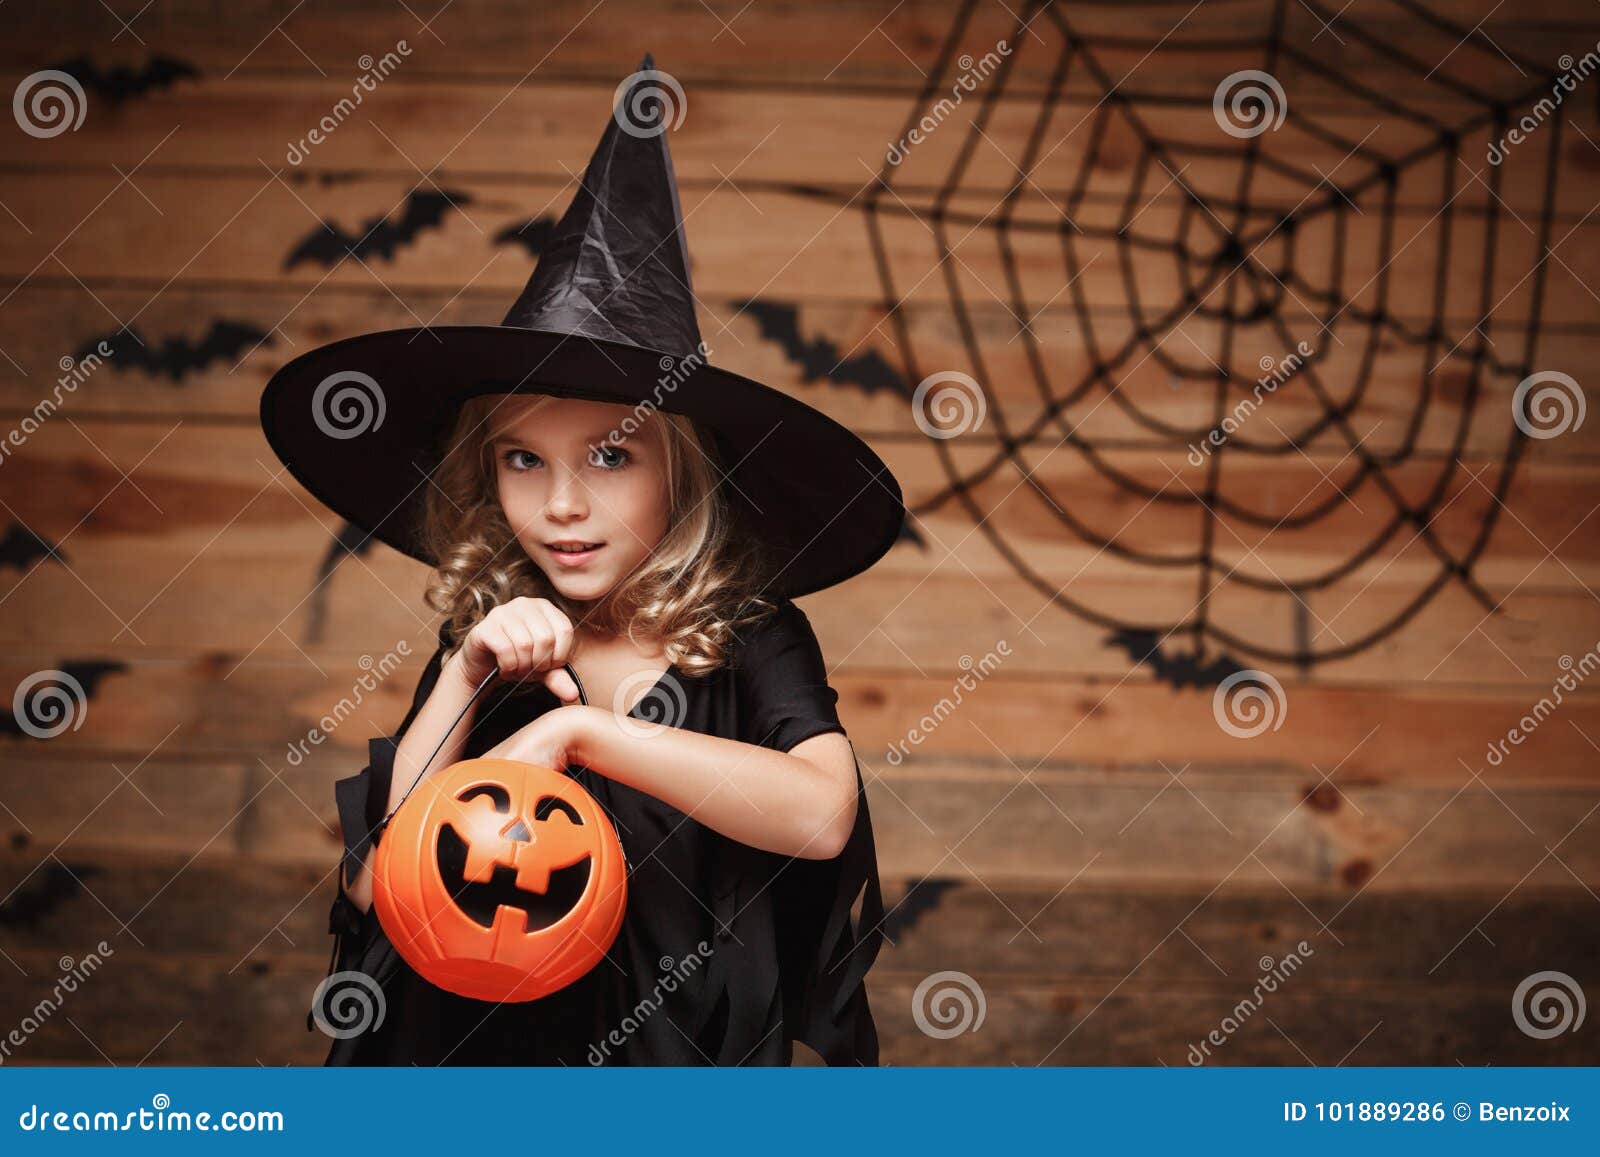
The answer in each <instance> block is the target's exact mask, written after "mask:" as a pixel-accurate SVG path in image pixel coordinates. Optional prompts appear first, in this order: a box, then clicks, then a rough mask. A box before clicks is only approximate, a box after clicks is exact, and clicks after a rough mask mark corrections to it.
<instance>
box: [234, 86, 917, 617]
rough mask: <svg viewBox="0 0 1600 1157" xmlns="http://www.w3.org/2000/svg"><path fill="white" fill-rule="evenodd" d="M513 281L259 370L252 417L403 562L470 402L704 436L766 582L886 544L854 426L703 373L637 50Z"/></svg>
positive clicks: (793, 590)
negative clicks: (472, 300) (487, 294)
mask: <svg viewBox="0 0 1600 1157" xmlns="http://www.w3.org/2000/svg"><path fill="white" fill-rule="evenodd" d="M625 83H626V85H627V91H626V92H625V93H624V95H623V96H622V99H621V100H620V101H619V102H618V103H617V106H616V109H615V111H614V113H613V115H612V117H611V119H610V121H609V122H608V123H607V124H606V128H605V132H604V134H603V135H602V136H601V138H600V144H599V145H598V146H597V147H596V149H595V152H594V156H593V157H592V158H590V161H589V167H588V168H587V169H586V170H585V171H584V175H583V180H582V183H581V184H580V186H579V188H578V191H577V193H576V194H575V195H574V197H573V199H572V204H571V205H569V206H568V208H567V212H566V214H565V215H564V216H563V217H562V218H561V222H560V223H559V224H558V225H557V226H556V227H555V230H554V232H553V233H552V235H551V237H550V239H549V241H548V243H547V245H546V247H545V250H544V253H543V254H542V256H541V257H540V259H539V262H538V265H537V267H536V268H535V269H534V271H533V276H532V277H531V278H530V279H529V281H528V285H527V288H525V289H524V290H523V291H522V295H521V296H520V297H519V298H518V299H517V302H516V304H515V305H513V306H512V307H511V311H510V312H509V313H508V314H506V318H505V321H503V322H502V323H501V324H499V325H497V326H496V325H468V326H426V327H417V328H409V329H396V330H386V331H383V332H381V333H370V334H363V335H361V336H359V337H353V338H347V339H345V340H343V341H337V342H333V343H332V344H329V345H326V346H322V347H320V348H318V349H314V350H311V351H309V352H307V353H305V354H302V355H301V356H299V357H297V358H295V359H294V360H293V361H291V362H289V363H288V364H287V365H285V366H284V367H283V368H282V369H280V370H279V371H278V372H277V373H275V374H274V375H273V376H272V379H271V380H270V381H269V382H268V383H267V385H266V388H265V390H263V392H262V395H261V425H262V429H263V430H264V431H265V432H266V436H267V441H268V443H269V444H270V445H271V447H272V449H273V452H274V453H276V454H277V455H278V457H279V458H280V459H281V460H282V461H283V463H284V465H285V466H286V467H288V469H289V472H290V473H291V474H293V475H294V477H295V478H296V479H297V480H298V481H299V482H300V484H301V485H303V486H304V487H305V488H306V489H307V490H308V491H309V492H310V493H311V494H312V495H314V496H315V497H316V498H317V499H318V500H320V501H321V502H323V503H324V504H325V505H327V506H328V507H329V508H330V509H332V510H333V511H334V512H335V513H337V514H339V515H341V516H342V517H344V518H345V519H347V520H348V521H350V522H351V523H353V524H354V525H355V526H357V527H359V528H360V529H362V530H364V531H366V532H367V533H369V534H370V535H373V536H375V537H376V538H378V539H379V540H381V541H383V542H386V543H388V544H389V545H390V546H392V547H394V548H395V549H396V550H399V551H401V552H403V553H405V554H408V555H410V556H411V557H413V558H416V559H419V560H421V561H423V562H426V563H429V564H430V565H431V564H433V563H434V562H435V561H436V560H434V559H433V558H431V557H430V556H429V555H428V553H427V552H426V550H425V549H424V548H423V546H422V544H421V542H420V538H419V534H418V531H419V528H420V526H421V519H422V511H423V500H424V495H425V492H426V490H427V488H428V485H429V482H428V479H429V478H430V477H431V476H432V472H433V471H434V469H436V468H437V466H438V464H439V458H440V455H441V453H442V451H443V448H444V447H443V445H442V442H443V439H444V437H445V435H446V432H447V431H448V430H449V429H450V427H451V425H452V423H453V421H454V417H455V413H456V410H457V409H458V408H459V406H460V405H461V403H462V402H464V401H466V400H467V399H468V398H471V397H475V396H477V395H480V394H499V393H538V394H552V395H556V396H560V397H570V398H587V399H593V400H596V401H602V402H616V403H621V404H625V405H629V406H638V405H641V404H643V405H645V406H648V407H651V408H659V409H662V410H666V411H668V412H671V413H678V414H684V415H687V416H689V417H690V418H693V419H694V420H695V421H696V422H697V423H698V424H699V425H700V427H701V429H702V430H704V431H706V432H707V433H708V434H709V436H710V437H711V438H712V439H713V440H714V442H715V444H716V451H717V453H718V456H719V458H720V462H721V464H722V466H721V469H722V471H723V472H724V474H725V479H726V482H725V490H726V493H727V496H728V499H729V501H730V502H731V503H732V504H733V506H734V507H735V508H736V510H737V512H738V514H739V515H740V516H742V519H743V520H744V522H745V525H747V526H749V527H750V528H751V529H752V530H754V531H755V532H756V533H757V534H759V535H760V536H761V538H762V540H763V542H764V543H766V545H767V546H768V548H769V550H770V551H771V554H772V561H773V563H774V566H775V570H776V572H777V577H776V579H775V580H774V584H773V585H774V586H775V587H776V588H778V591H780V592H781V593H783V594H786V595H789V596H791V597H792V596H795V595H802V594H807V593H809V592H811V591H816V590H821V589H822V588H824V587H828V586H832V585H834V584H835V583H838V582H842V581H843V580H845V579H847V578H849V577H851V576H852V575H855V574H859V573H860V572H861V571H863V570H866V569H867V568H868V567H869V566H871V565H872V564H873V563H874V562H876V561H877V560H878V559H879V558H881V557H882V556H883V555H884V554H885V553H886V552H887V551H888V549H889V547H890V546H891V545H893V543H894V541H895V539H896V538H897V536H898V535H899V532H900V527H901V524H902V522H903V520H904V517H905V510H904V506H903V504H902V500H901V494H900V487H899V484H898V483H897V482H896V481H895V478H894V475H893V474H891V473H890V471H889V469H888V467H887V466H885V465H884V463H883V462H882V461H881V460H880V459H879V457H878V456H877V455H876V454H875V453H874V452H873V451H872V450H871V448H870V447H868V446H867V445H866V443H865V442H863V441H862V440H861V439H860V438H858V437H856V435H855V434H853V433H851V432H850V431H849V430H847V429H846V428H845V427H843V426H841V425H839V423H837V422H835V421H833V420H832V419H831V418H829V417H827V416H826V415H824V414H822V413H820V412H818V411H817V410H815V409H813V408H812V407H810V406H808V405H806V404H805V403H803V402H801V401H799V400H797V399H795V398H791V397H790V396H788V395H787V394H784V393H782V392H780V391H778V390H774V389H772V388H770V387H768V386H764V385H761V384H760V383H759V382H754V381H751V380H750V379H749V378H745V377H741V376H740V375H738V374H733V373H729V372H728V371H726V370H722V369H718V368H716V367H714V366H711V365H710V364H708V362H707V360H706V352H707V351H706V350H705V347H704V346H703V344H702V341H701V337H700V328H699V325H698V324H697V323H696V321H695V312H694V294H693V292H692V291H691V290H690V287H689V257H688V247H687V242H686V240H685V235H684V229H683V219H682V214H681V211H680V210H679V206H678V188H677V182H676V180H675V179H674V177H673V172H672V158H671V156H670V155H669V154H668V152H667V139H666V130H667V125H668V121H669V120H670V119H671V114H672V112H673V107H672V103H671V99H670V95H671V94H668V95H666V96H664V95H663V88H662V86H663V84H665V85H666V86H668V87H669V88H671V89H673V90H674V91H675V92H676V91H679V90H677V83H676V81H674V80H672V78H671V77H669V76H667V75H666V74H665V73H660V72H657V71H656V70H655V68H654V63H653V61H652V60H651V58H650V57H649V56H646V57H645V58H644V61H643V63H642V64H641V67H640V71H639V72H637V73H635V74H634V75H633V76H631V77H630V78H629V79H628V81H627V82H625Z"/></svg>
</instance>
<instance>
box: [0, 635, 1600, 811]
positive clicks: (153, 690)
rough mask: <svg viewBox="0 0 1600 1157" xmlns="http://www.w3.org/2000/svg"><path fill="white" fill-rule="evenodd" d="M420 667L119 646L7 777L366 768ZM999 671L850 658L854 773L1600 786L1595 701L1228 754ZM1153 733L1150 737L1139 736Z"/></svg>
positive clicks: (1520, 692)
mask: <svg viewBox="0 0 1600 1157" xmlns="http://www.w3.org/2000/svg"><path fill="white" fill-rule="evenodd" d="M433 647H434V641H433V639H432V638H431V637H428V636H426V635H425V634H424V633H422V632H419V633H418V637H417V639H416V640H415V643H414V645H412V644H411V643H410V642H409V641H408V646H407V649H408V650H409V652H410V654H409V655H401V654H400V653H399V652H398V651H396V652H394V654H393V656H392V657H390V658H387V659H386V658H385V656H384V655H381V654H380V655H368V656H366V657H365V658H366V663H364V662H363V659H362V657H360V656H354V655H348V654H340V653H328V652H318V653H316V654H315V655H308V656H307V657H306V658H303V659H302V658H298V657H296V658H293V659H284V660H273V661H263V660H253V661H250V662H247V663H244V664H243V665H240V666H238V667H237V669H235V670H232V673H231V674H230V673H229V672H230V669H231V668H233V666H234V664H233V663H232V662H231V661H230V660H229V659H228V658H227V657H225V656H212V657H200V658H196V659H193V660H189V661H184V660H182V659H169V660H165V661H163V660H161V659H152V658H149V657H145V656H141V655H140V653H139V648H137V647H136V646H134V645H131V644H126V645H123V646H121V647H117V648H112V649H111V650H110V651H109V652H108V654H112V655H117V656H119V658H117V659H116V660H104V659H103V660H101V661H102V662H108V663H109V665H108V666H107V667H106V668H104V673H103V674H102V675H100V676H99V677H98V678H95V677H90V676H89V675H87V674H80V675H78V676H75V677H77V678H79V685H80V686H82V687H83V688H84V691H85V700H84V714H83V726H82V727H81V728H79V729H77V730H71V729H69V730H65V731H63V732H62V733H61V734H60V735H57V736H55V737H54V738H52V739H51V740H50V741H49V742H48V743H41V742H31V741H30V742H27V743H24V742H23V741H21V740H20V739H19V740H17V741H15V747H14V748H13V758H14V759H16V760H19V761H27V762H31V763H32V764H33V765H34V766H35V767H39V768H45V767H51V766H58V765H63V764H65V765H72V764H74V763H76V762H81V761H83V760H87V759H91V758H96V757H98V758H104V759H110V760H116V761H119V762H121V761H123V760H124V759H126V760H127V765H128V766H131V765H132V764H135V763H137V762H138V761H139V760H140V759H142V758H143V756H144V755H145V754H147V753H149V752H152V751H156V750H158V749H159V751H160V753H161V754H162V755H163V756H165V757H166V758H169V759H176V758H188V759H194V760H200V761H207V760H217V759H233V760H236V761H240V762H248V763H251V764H255V763H256V761H257V760H258V759H259V760H261V761H262V764H261V765H264V766H265V767H266V768H270V769H281V768H284V767H287V766H292V764H291V762H290V761H292V760H297V759H298V760H303V759H305V758H308V757H318V756H320V757H322V758H325V759H326V758H332V759H334V760H335V761H336V762H343V763H346V764H352V765H354V766H356V767H359V766H360V765H361V764H363V763H365V761H366V755H367V739H368V737H369V736H373V735H379V734H385V733H387V732H389V731H391V730H392V729H393V728H394V727H396V726H397V725H398V724H399V721H400V720H401V719H402V718H403V716H404V714H405V712H406V710H407V708H408V707H409V706H410V703H411V698H412V695H413V693H414V688H415V685H416V682H417V679H418V677H419V674H420V671H421V668H422V666H423V663H424V662H425V661H426V658H427V656H429V655H431V654H432V651H433ZM996 657H997V658H999V656H996ZM968 658H971V659H973V660H974V661H975V662H976V661H981V660H983V659H984V653H983V652H982V651H978V652H976V653H975V654H971V655H969V656H968ZM1009 661H1010V660H1009V659H1006V660H1005V661H1002V662H1001V663H1000V665H999V666H998V668H997V669H996V670H995V671H994V673H993V674H991V675H990V676H989V677H988V678H987V679H986V680H984V681H983V682H982V684H981V685H977V686H976V687H974V686H972V684H973V683H974V679H973V677H972V676H970V675H967V672H966V670H965V669H964V668H962V667H961V666H960V657H959V656H951V655H946V656H943V657H941V658H940V659H939V660H938V661H937V663H936V664H935V665H934V666H933V667H932V668H931V669H929V670H927V671H926V673H925V674H918V673H917V672H915V671H910V670H906V671H893V670H872V669H870V668H865V667H863V666H861V665H859V664H857V663H856V662H855V660H854V658H853V657H852V658H851V659H850V660H849V661H847V662H845V663H843V664H840V665H839V666H837V667H836V668H835V669H834V671H833V672H832V673H831V675H830V683H831V684H832V685H833V686H834V688H835V689H836V690H837V691H838V692H839V714H840V717H841V719H842V720H843V721H844V723H845V726H846V727H847V729H848V730H849V734H850V737H851V740H852V742H853V743H854V746H855V749H856V751H857V753H858V754H859V755H860V757H861V758H862V760H864V761H865V762H866V763H867V765H868V766H869V767H872V768H874V769H876V770H878V771H880V772H881V771H885V770H889V769H891V768H893V767H895V766H900V765H905V766H907V767H911V768H919V767H928V766H940V765H943V764H945V763H948V762H949V761H952V760H954V761H960V762H963V763H967V764H971V765H974V766H978V767H982V766H985V765H987V766H988V768H989V774H994V773H1000V774H1002V775H1006V774H1011V769H1010V765H1009V764H1007V763H1006V762H1005V761H1006V759H1007V758H1010V759H1011V760H1013V761H1015V763H1016V764H1017V766H1018V767H1020V768H1023V769H1025V770H1032V769H1033V768H1035V767H1036V766H1040V767H1041V768H1042V769H1043V770H1049V771H1062V770H1074V769H1078V770H1085V771H1097V772H1105V773H1108V774H1114V775H1120V774H1124V773H1126V772H1129V771H1142V772H1144V773H1146V774H1153V775H1155V776H1156V777H1157V782H1159V781H1160V779H1161V778H1162V777H1163V776H1164V775H1165V772H1163V770H1162V769H1163V767H1165V768H1168V769H1171V771H1172V772H1173V773H1175V774H1182V775H1188V774H1192V773H1196V772H1203V773H1206V774H1209V775H1212V776H1222V777H1224V778H1228V777H1238V778H1240V779H1242V780H1245V781H1250V780H1253V779H1256V778H1259V777H1260V776H1262V775H1268V774H1270V775H1282V776H1288V777H1294V776H1299V777H1301V780H1300V781H1301V782H1302V783H1303V784H1304V785H1305V786H1306V787H1307V789H1308V790H1309V789H1310V788H1312V787H1314V786H1315V785H1316V784H1319V783H1321V782H1322V779H1323V776H1324V774H1327V775H1328V776H1330V777H1331V782H1332V783H1333V784H1352V785H1355V784H1359V785H1365V786H1380V785H1408V784H1434V785H1437V784H1446V785H1450V786H1452V787H1453V786H1455V785H1456V784H1459V783H1460V782H1462V781H1463V779H1464V778H1465V777H1467V776H1468V775H1470V774H1471V772H1473V771H1478V772H1481V773H1482V774H1483V775H1484V776H1485V779H1486V782H1488V783H1489V784H1491V785H1493V786H1495V787H1496V788H1498V787H1500V786H1502V785H1506V784H1516V785H1521V786H1534V785H1538V786H1543V787H1556V786H1577V785H1593V784H1595V783H1596V782H1597V777H1600V767H1597V765H1596V762H1595V760H1594V749H1593V747H1592V746H1591V745H1590V743H1589V741H1588V739H1587V738H1586V736H1592V735H1594V734H1596V733H1597V732H1600V696H1596V695H1595V694H1594V693H1593V692H1590V693H1587V694H1583V693H1580V694H1577V695H1573V694H1570V693H1564V698H1563V701H1562V702H1561V703H1559V704H1556V703H1555V701H1554V697H1553V696H1552V695H1551V694H1550V691H1549V689H1546V690H1545V691H1544V692H1543V693H1542V694H1543V695H1544V696H1545V697H1547V698H1548V700H1549V702H1547V703H1546V704H1545V705H1544V706H1543V707H1540V706H1539V705H1538V699H1539V697H1540V694H1541V693H1540V692H1538V691H1537V690H1536V689H1532V688H1529V687H1526V686H1518V687H1511V686H1507V687H1502V688H1488V687H1485V688H1471V687H1462V686H1438V687H1433V686H1428V685H1420V686H1417V687H1413V688H1406V687H1400V686H1396V685H1394V684H1389V683H1376V684H1373V685H1345V686H1340V685H1336V684H1326V683H1317V682H1303V683H1296V682H1290V683H1289V684H1288V685H1287V686H1286V688H1285V690H1286V699H1285V709H1284V711H1283V713H1282V725H1281V726H1280V727H1279V728H1278V729H1276V730H1272V729H1269V730H1265V731H1264V732H1263V733H1262V734H1260V735H1258V736H1255V737H1254V738H1251V739H1241V738H1238V737H1236V736H1235V735H1232V734H1230V733H1229V732H1228V731H1226V730H1224V729H1223V728H1222V727H1221V726H1219V725H1218V722H1217V716H1216V714H1215V713H1214V711H1215V708H1214V706H1213V689H1212V688H1210V687H1202V688H1198V689H1196V688H1190V689H1187V690H1185V691H1182V692H1179V691H1176V690H1175V689H1174V688H1173V687H1172V686H1171V685H1170V684H1169V683H1166V682H1163V681H1159V680H1157V679H1156V678H1155V677H1154V676H1153V675H1152V672H1151V671H1150V670H1149V668H1147V667H1144V666H1140V667H1137V668H1134V669H1132V670H1130V671H1129V672H1128V674H1127V676H1126V678H1125V679H1118V680H1103V679H1100V678H1097V677H1096V676H1094V675H1092V674H1090V675H1087V676H1085V675H1048V676H1045V677H1039V676H1036V675H1032V674H1025V673H1021V672H1014V671H1012V670H1011V669H1010V668H1009V667H1008V666H1007V665H1006V664H1007V663H1008V662H1009ZM313 662H315V663H316V664H317V666H315V667H314V666H312V663H313ZM368 664H372V665H371V666H369V665H368ZM36 669H37V668H36V667H35V666H30V665H27V664H24V663H21V662H19V661H17V660H16V659H12V660H11V661H9V662H6V663H4V664H0V687H13V688H14V687H16V686H19V685H20V684H21V683H22V681H23V680H24V679H26V678H28V677H29V676H30V675H32V674H33V673H34V671H35V670H36ZM979 670H980V671H981V670H982V667H980V668H979ZM1552 674H1553V672H1552ZM963 677H966V678H967V681H968V682H967V684H966V685H963V684H962V682H961V680H962V679H963ZM1545 711H1553V715H1552V716H1551V717H1550V718H1549V719H1548V724H1549V725H1548V726H1539V725H1537V724H1536V725H1535V728H1534V729H1533V730H1532V731H1531V733H1529V734H1528V735H1527V736H1526V737H1525V738H1523V740H1522V741H1521V742H1519V743H1517V744H1516V745H1514V746H1513V745H1511V744H1509V743H1507V742H1505V739H1506V735H1507V733H1508V732H1509V731H1510V730H1511V729H1512V728H1514V727H1520V726H1521V725H1522V721H1523V720H1524V718H1525V717H1528V716H1530V714H1531V713H1535V712H1537V713H1540V714H1542V713H1543V712H1545ZM1151 719H1159V720H1161V726H1160V727H1159V728H1151V727H1150V725H1149V721H1150V720H1151ZM1496 741H1499V742H1500V744H1501V747H1500V748H1498V749H1496V750H1495V752H1494V754H1493V755H1491V744H1493V743H1495V742H1496ZM1002 749H1003V751H1004V755H1002V754H1001V750H1002ZM1491 759H1496V760H1497V761H1498V762H1495V763H1491V762H1490V760H1491ZM258 766H260V765H258ZM41 774H44V773H41ZM319 790H320V789H319ZM1333 791H1334V788H1333V787H1328V788H1327V789H1325V792H1324V794H1327V793H1329V792H1333Z"/></svg>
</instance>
